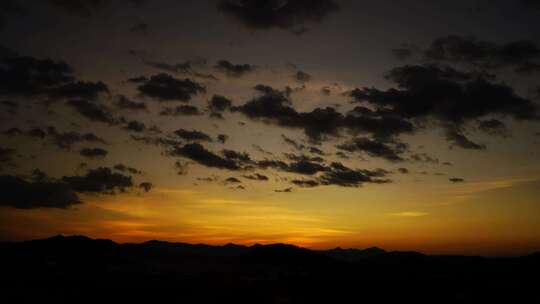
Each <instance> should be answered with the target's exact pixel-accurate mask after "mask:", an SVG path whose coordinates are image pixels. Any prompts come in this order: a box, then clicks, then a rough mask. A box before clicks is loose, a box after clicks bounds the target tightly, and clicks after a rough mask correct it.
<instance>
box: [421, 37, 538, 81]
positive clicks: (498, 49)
mask: <svg viewBox="0 0 540 304" xmlns="http://www.w3.org/2000/svg"><path fill="white" fill-rule="evenodd" d="M424 56H425V57H426V58H427V59H430V60H435V61H439V62H450V63H466V64H471V65H473V66H477V67H480V68H485V69H495V68H504V67H513V68H514V69H515V70H516V71H518V72H522V73H527V72H530V71H531V67H535V66H537V64H538V62H537V61H538V60H539V59H540V48H539V47H538V45H536V43H535V42H533V41H528V40H518V41H512V42H509V43H504V44H497V43H491V42H487V41H482V40H479V39H477V38H475V37H472V36H445V37H440V38H437V39H435V40H434V41H433V42H432V44H431V46H430V47H429V48H427V49H426V50H425V51H424Z"/></svg>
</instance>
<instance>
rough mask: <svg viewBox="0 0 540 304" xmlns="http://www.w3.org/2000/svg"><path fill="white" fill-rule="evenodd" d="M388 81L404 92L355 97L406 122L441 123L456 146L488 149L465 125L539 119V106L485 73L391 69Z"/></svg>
mask: <svg viewBox="0 0 540 304" xmlns="http://www.w3.org/2000/svg"><path fill="white" fill-rule="evenodd" d="M386 78H387V79H388V80H390V81H393V82H394V83H396V84H397V86H398V89H394V88H392V89H388V90H384V91H383V90H378V89H375V88H371V89H370V88H364V89H356V90H353V91H352V92H351V93H350V95H351V96H352V97H353V98H354V100H355V101H356V102H360V103H368V104H370V105H372V106H375V107H377V111H385V112H388V113H392V114H394V115H398V116H399V117H402V118H403V119H409V120H411V119H415V120H417V121H418V120H424V121H425V120H428V119H432V120H434V121H436V122H439V123H440V125H441V126H442V127H444V128H446V129H447V131H446V137H447V139H448V140H449V141H450V142H452V143H453V145H456V146H459V147H463V148H469V149H483V146H482V145H480V144H476V143H474V142H472V141H470V140H469V139H468V138H467V137H466V136H465V135H464V131H463V130H464V127H465V124H466V123H468V122H471V121H476V120H479V119H482V118H484V117H487V116H503V117H504V116H507V117H512V118H514V119H517V120H536V119H538V109H537V106H536V105H535V104H534V103H533V102H532V101H531V100H528V99H525V98H522V97H519V96H518V95H516V93H515V92H514V90H513V89H512V88H511V87H508V86H506V85H504V84H500V83H494V82H492V81H490V80H489V79H486V77H485V76H483V75H478V74H475V73H468V72H461V71H458V70H455V69H453V68H451V67H445V68H441V67H436V66H404V67H399V68H395V69H393V70H391V71H390V72H389V73H388V74H387V76H386Z"/></svg>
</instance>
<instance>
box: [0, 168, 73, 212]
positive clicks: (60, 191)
mask: <svg viewBox="0 0 540 304" xmlns="http://www.w3.org/2000/svg"><path fill="white" fill-rule="evenodd" d="M0 188H2V189H3V190H2V196H1V197H0V206H5V207H12V208H17V209H34V208H59V209H66V208H68V207H70V206H73V205H77V204H81V200H80V199H79V197H78V196H77V194H76V193H75V192H74V191H73V190H72V189H71V188H70V186H69V185H68V184H66V183H64V182H58V181H32V180H30V181H28V180H25V179H23V178H21V177H16V176H8V175H4V176H0Z"/></svg>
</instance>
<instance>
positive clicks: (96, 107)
mask: <svg viewBox="0 0 540 304" xmlns="http://www.w3.org/2000/svg"><path fill="white" fill-rule="evenodd" d="M67 105H68V106H71V107H73V108H74V109H75V110H77V112H79V114H81V115H82V116H84V117H86V118H87V119H88V120H90V121H95V122H103V123H106V124H109V125H114V124H116V123H118V121H117V120H116V119H115V118H114V117H113V115H112V113H111V110H110V109H109V108H108V107H107V106H105V105H103V104H101V103H98V102H95V101H88V100H84V99H72V100H69V101H68V102H67Z"/></svg>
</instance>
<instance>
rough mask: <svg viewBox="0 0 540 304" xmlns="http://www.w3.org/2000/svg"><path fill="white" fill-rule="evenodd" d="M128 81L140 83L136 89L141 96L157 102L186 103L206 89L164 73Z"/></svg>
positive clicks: (187, 80)
mask: <svg viewBox="0 0 540 304" xmlns="http://www.w3.org/2000/svg"><path fill="white" fill-rule="evenodd" d="M129 81H130V82H134V83H140V85H139V86H138V87H137V89H138V91H139V92H140V93H141V95H143V96H148V97H151V98H155V99H157V100H159V101H181V102H188V101H189V100H191V98H192V97H193V96H194V95H197V94H200V93H205V92H206V88H205V87H204V86H202V85H200V84H199V83H197V82H194V81H192V80H190V79H187V78H186V79H184V80H180V79H177V78H174V77H173V76H171V75H169V74H165V73H162V74H157V75H154V76H151V77H150V79H147V78H145V77H136V78H131V79H130V80H129Z"/></svg>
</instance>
